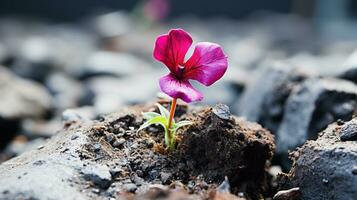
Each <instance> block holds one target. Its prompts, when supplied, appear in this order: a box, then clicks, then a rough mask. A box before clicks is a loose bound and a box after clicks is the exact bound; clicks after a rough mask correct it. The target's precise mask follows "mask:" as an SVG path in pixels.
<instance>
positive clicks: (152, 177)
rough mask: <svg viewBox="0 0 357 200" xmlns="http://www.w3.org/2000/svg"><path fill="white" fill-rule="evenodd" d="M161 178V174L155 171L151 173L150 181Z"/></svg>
mask: <svg viewBox="0 0 357 200" xmlns="http://www.w3.org/2000/svg"><path fill="white" fill-rule="evenodd" d="M158 176H159V172H158V171H157V170H155V169H153V170H151V171H149V177H150V179H153V180H154V179H156V178H157V177H158Z"/></svg>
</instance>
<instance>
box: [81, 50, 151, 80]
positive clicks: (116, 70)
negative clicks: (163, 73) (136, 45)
mask: <svg viewBox="0 0 357 200" xmlns="http://www.w3.org/2000/svg"><path fill="white" fill-rule="evenodd" d="M149 69H150V66H148V64H147V63H146V62H144V61H143V60H141V59H139V58H138V57H135V56H133V55H131V54H126V53H113V52H106V51H100V52H95V53H94V54H92V55H91V56H90V57H89V58H88V60H87V61H86V63H84V64H83V68H81V69H80V70H81V71H80V72H78V73H79V77H81V78H82V79H85V78H88V77H92V76H98V75H110V76H115V77H125V76H129V75H134V74H135V73H145V72H146V71H147V70H149Z"/></svg>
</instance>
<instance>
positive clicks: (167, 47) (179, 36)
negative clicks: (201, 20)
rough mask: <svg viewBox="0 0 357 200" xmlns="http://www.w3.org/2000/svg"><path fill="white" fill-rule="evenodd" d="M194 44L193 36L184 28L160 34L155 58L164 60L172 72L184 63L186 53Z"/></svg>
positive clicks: (155, 48) (156, 44) (155, 49)
mask: <svg viewBox="0 0 357 200" xmlns="http://www.w3.org/2000/svg"><path fill="white" fill-rule="evenodd" d="M191 44H192V38H191V36H190V35H189V34H188V33H187V32H185V31H184V30H182V29H172V30H170V32H169V33H168V34H164V35H161V36H159V37H158V38H157V39H156V43H155V47H154V53H153V54H154V55H153V56H154V58H155V59H156V60H158V61H161V62H163V63H164V64H165V65H166V66H167V67H168V68H169V69H170V71H171V72H172V73H176V68H177V67H178V66H179V65H182V64H183V62H184V59H185V55H186V53H187V51H188V49H189V48H190V46H191Z"/></svg>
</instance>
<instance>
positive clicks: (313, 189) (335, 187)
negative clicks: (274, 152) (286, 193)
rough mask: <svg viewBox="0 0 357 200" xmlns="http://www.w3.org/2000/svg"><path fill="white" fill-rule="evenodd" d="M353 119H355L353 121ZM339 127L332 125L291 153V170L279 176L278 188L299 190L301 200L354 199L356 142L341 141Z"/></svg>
mask: <svg viewBox="0 0 357 200" xmlns="http://www.w3.org/2000/svg"><path fill="white" fill-rule="evenodd" d="M354 120H356V118H355V119H354ZM340 132H341V126H340V125H338V124H337V123H334V124H331V125H329V126H328V128H327V129H325V130H324V131H323V132H321V133H320V134H319V135H320V136H319V137H318V139H317V140H315V141H314V140H309V141H307V142H306V143H305V144H304V145H303V146H302V147H300V148H298V149H297V150H296V151H295V152H293V153H292V154H291V155H292V159H293V162H294V165H293V167H292V168H291V170H290V172H289V173H288V174H287V175H282V176H281V177H280V181H279V182H280V188H281V189H289V188H293V187H299V188H300V192H301V197H300V199H301V200H307V199H309V200H324V199H336V200H354V199H356V196H357V188H356V185H357V176H356V175H354V174H353V173H351V172H352V171H353V169H354V168H355V166H356V162H355V161H356V160H357V146H356V144H355V141H341V140H340Z"/></svg>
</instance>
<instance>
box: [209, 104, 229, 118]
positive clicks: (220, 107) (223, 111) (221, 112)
mask: <svg viewBox="0 0 357 200" xmlns="http://www.w3.org/2000/svg"><path fill="white" fill-rule="evenodd" d="M212 112H213V113H214V114H215V115H216V116H217V117H218V118H220V119H223V120H229V119H230V117H231V112H230V111H229V107H228V106H227V105H224V104H217V105H216V106H215V107H214V108H213V109H212Z"/></svg>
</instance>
